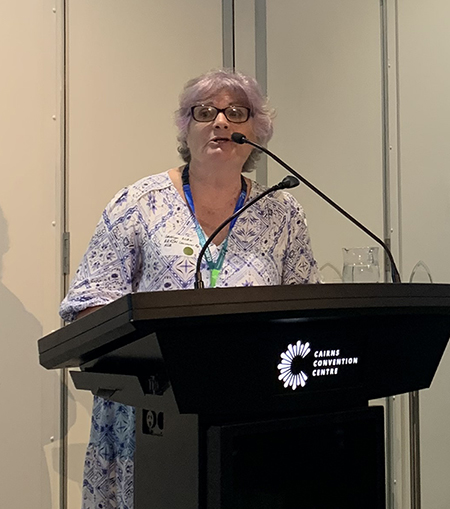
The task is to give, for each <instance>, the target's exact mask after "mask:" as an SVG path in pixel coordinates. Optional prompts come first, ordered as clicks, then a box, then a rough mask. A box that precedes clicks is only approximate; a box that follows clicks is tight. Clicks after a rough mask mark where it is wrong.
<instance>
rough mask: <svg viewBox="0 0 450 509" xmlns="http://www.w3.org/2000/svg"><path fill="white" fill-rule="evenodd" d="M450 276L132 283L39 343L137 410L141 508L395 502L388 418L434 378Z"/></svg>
mask: <svg viewBox="0 0 450 509" xmlns="http://www.w3.org/2000/svg"><path fill="white" fill-rule="evenodd" d="M449 336H450V285H427V284H395V285H394V284H345V285H304V286H289V287H281V286H278V287H259V288H251V287H250V288H223V289H219V288H218V289H213V290H212V289H208V290H186V291H174V292H155V293H140V294H130V295H127V296H125V297H123V298H121V299H119V300H117V301H116V302H114V303H112V304H110V305H108V306H106V307H104V308H103V309H100V310H99V311H97V312H95V313H93V314H92V315H88V316H86V317H84V318H83V319H81V320H79V321H77V322H75V323H73V324H70V325H68V326H67V327H65V328H63V329H61V330H59V331H56V332H54V333H52V334H50V335H48V336H46V337H44V338H42V339H41V340H40V341H39V352H40V362H41V364H42V365H43V366H44V367H46V368H48V369H55V368H65V367H80V368H81V371H74V372H72V373H71V374H72V378H73V380H74V383H75V385H76V387H77V388H79V389H87V390H90V391H92V393H94V394H97V395H99V396H102V397H105V398H109V399H112V400H114V401H118V402H122V403H126V404H130V405H133V406H136V407H137V408H138V409H141V410H139V411H138V412H137V433H136V441H137V450H136V471H135V490H136V492H135V508H136V509H256V508H258V509H265V508H267V509H269V508H270V509H294V508H295V509H296V508H302V509H313V508H314V509H338V508H339V509H340V508H342V509H344V508H345V509H360V508H361V507H364V508H365V509H381V508H385V489H384V483H385V473H384V418H383V409H382V407H369V406H368V401H369V400H371V399H376V398H380V397H386V396H391V395H395V394H400V393H404V392H410V391H417V390H420V389H424V388H427V387H429V386H430V384H431V381H432V379H433V376H434V374H435V372H436V369H437V367H438V365H439V362H440V359H441V357H442V355H443V353H444V350H445V347H446V344H447V341H448V338H449Z"/></svg>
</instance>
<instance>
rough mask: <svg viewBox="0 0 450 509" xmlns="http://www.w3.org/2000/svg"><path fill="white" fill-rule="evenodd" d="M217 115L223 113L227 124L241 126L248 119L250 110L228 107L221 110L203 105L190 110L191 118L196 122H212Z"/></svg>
mask: <svg viewBox="0 0 450 509" xmlns="http://www.w3.org/2000/svg"><path fill="white" fill-rule="evenodd" d="M219 113H223V114H224V115H225V118H226V119H227V120H228V121H229V122H233V123H234V124H242V123H243V122H247V120H248V119H249V117H250V108H246V107H245V106H228V108H224V109H223V110H221V109H219V108H216V107H215V106H206V105H204V104H200V105H199V106H192V108H191V114H192V117H193V119H194V120H196V121H197V122H212V121H213V120H215V119H216V117H217V115H218V114H219Z"/></svg>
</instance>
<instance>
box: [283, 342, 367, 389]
mask: <svg viewBox="0 0 450 509" xmlns="http://www.w3.org/2000/svg"><path fill="white" fill-rule="evenodd" d="M310 353H311V345H310V344H309V343H307V342H305V343H302V342H301V341H297V343H294V344H290V345H288V347H287V349H286V351H284V352H283V353H282V354H281V358H280V362H279V364H278V366H277V368H278V371H279V375H278V380H280V381H281V382H282V383H283V384H284V387H285V389H287V388H288V387H290V388H291V389H292V390H293V391H295V389H297V388H298V387H305V385H306V382H307V381H308V378H309V373H311V375H312V376H313V377H329V376H335V375H338V373H340V372H341V370H347V369H349V368H350V369H351V366H354V367H355V366H356V365H357V364H358V363H359V358H358V357H344V356H342V354H341V351H340V350H339V349H331V350H315V351H314V352H313V353H312V354H311V355H312V358H311V359H307V360H306V362H305V357H307V356H308V355H309V354H310ZM347 366H348V367H347Z"/></svg>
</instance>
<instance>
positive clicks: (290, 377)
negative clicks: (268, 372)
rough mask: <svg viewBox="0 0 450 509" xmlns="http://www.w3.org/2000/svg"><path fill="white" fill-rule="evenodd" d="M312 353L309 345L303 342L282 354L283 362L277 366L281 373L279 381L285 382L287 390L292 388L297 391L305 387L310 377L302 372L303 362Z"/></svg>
mask: <svg viewBox="0 0 450 509" xmlns="http://www.w3.org/2000/svg"><path fill="white" fill-rule="evenodd" d="M310 351H311V348H310V347H309V343H304V344H302V342H301V341H297V343H295V344H294V345H289V346H288V347H287V350H286V351H285V352H283V353H282V354H281V362H280V364H278V366H277V367H278V369H279V371H280V375H279V377H278V380H281V381H282V382H284V387H285V388H287V387H292V390H293V391H295V389H297V387H300V386H301V387H305V385H306V381H307V380H308V376H307V375H306V373H305V372H303V371H302V370H301V364H302V362H301V361H302V360H303V359H304V358H305V357H306V356H307V355H308V354H309V352H310Z"/></svg>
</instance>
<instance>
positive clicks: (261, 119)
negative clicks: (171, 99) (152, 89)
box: [175, 69, 274, 171]
mask: <svg viewBox="0 0 450 509" xmlns="http://www.w3.org/2000/svg"><path fill="white" fill-rule="evenodd" d="M223 90H226V91H228V92H231V93H233V94H236V95H238V96H240V97H242V98H243V99H244V100H245V101H246V102H247V104H246V106H248V107H249V108H250V110H251V115H252V117H253V129H254V132H255V135H256V141H257V143H258V144H260V145H266V144H267V143H268V141H269V140H270V138H271V137H272V133H273V125H272V119H273V117H274V112H273V110H271V109H270V108H269V104H268V101H267V98H266V97H264V94H263V93H262V91H261V88H260V86H259V85H258V83H257V81H256V80H255V79H254V78H252V77H251V76H246V75H245V74H242V73H240V72H236V71H232V70H230V69H214V70H212V71H209V72H207V73H205V74H202V75H200V76H198V77H197V78H194V79H192V80H190V81H188V82H187V83H186V85H185V86H184V89H183V91H182V93H181V95H180V107H179V109H178V110H177V111H176V112H175V123H176V125H177V127H178V137H177V139H178V142H179V146H178V152H179V153H180V155H181V157H182V158H183V160H184V161H185V162H186V163H189V162H190V160H191V151H190V150H189V147H188V145H187V141H186V140H187V135H188V129H189V124H190V122H191V120H192V117H191V107H192V106H194V105H195V104H199V103H201V102H203V101H206V100H208V99H211V98H212V97H213V96H214V95H216V94H218V93H220V92H222V91H223ZM243 106H244V105H243ZM259 154H260V151H259V150H256V149H254V150H252V152H251V154H250V156H249V157H248V159H247V161H246V162H245V164H244V166H243V168H242V171H252V169H253V168H254V167H255V164H256V161H257V160H258V158H259Z"/></svg>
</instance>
